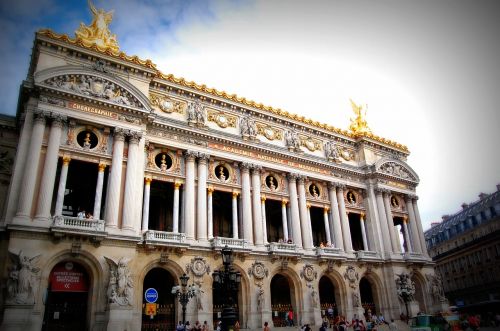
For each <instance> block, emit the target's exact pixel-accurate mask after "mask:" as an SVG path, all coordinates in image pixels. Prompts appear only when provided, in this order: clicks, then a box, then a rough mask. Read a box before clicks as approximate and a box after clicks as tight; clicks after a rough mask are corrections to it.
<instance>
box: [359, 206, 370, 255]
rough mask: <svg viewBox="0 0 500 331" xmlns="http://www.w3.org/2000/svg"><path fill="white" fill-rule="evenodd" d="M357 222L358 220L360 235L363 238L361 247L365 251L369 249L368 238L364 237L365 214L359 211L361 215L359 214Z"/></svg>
mask: <svg viewBox="0 0 500 331" xmlns="http://www.w3.org/2000/svg"><path fill="white" fill-rule="evenodd" d="M359 222H360V224H359V225H360V226H361V237H362V239H363V249H364V250H365V251H369V250H370V248H369V247H368V240H367V239H366V228H365V225H366V224H365V223H366V220H365V214H363V213H361V215H360V216H359Z"/></svg>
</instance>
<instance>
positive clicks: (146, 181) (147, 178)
mask: <svg viewBox="0 0 500 331" xmlns="http://www.w3.org/2000/svg"><path fill="white" fill-rule="evenodd" d="M152 181H153V178H151V177H144V184H146V185H150V184H151V182H152Z"/></svg>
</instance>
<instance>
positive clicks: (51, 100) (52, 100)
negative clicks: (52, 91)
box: [40, 95, 66, 107]
mask: <svg viewBox="0 0 500 331" xmlns="http://www.w3.org/2000/svg"><path fill="white" fill-rule="evenodd" d="M40 101H41V102H45V103H48V104H50V105H56V106H60V107H66V101H64V100H61V99H58V98H51V97H47V96H45V95H41V96H40Z"/></svg>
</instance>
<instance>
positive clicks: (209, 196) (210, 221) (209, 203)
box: [207, 186, 234, 239]
mask: <svg viewBox="0 0 500 331" xmlns="http://www.w3.org/2000/svg"><path fill="white" fill-rule="evenodd" d="M212 193H214V187H213V186H208V187H207V200H208V201H207V228H208V229H207V230H208V231H207V235H208V239H212V238H213V237H214V213H213V206H212ZM233 207H234V204H233Z"/></svg>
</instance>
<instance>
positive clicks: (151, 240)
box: [144, 230, 188, 246]
mask: <svg viewBox="0 0 500 331" xmlns="http://www.w3.org/2000/svg"><path fill="white" fill-rule="evenodd" d="M144 243H145V244H152V245H172V246H187V245H188V243H186V234H185V233H178V232H166V231H156V230H147V231H146V232H144Z"/></svg>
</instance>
